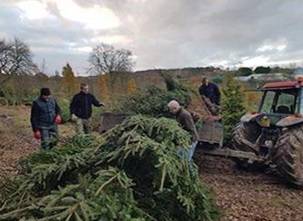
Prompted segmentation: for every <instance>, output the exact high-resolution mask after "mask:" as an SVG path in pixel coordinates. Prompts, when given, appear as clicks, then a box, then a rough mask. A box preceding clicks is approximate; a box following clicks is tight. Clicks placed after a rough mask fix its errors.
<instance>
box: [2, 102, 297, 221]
mask: <svg viewBox="0 0 303 221" xmlns="http://www.w3.org/2000/svg"><path fill="white" fill-rule="evenodd" d="M0 115H1V116H0V179H1V177H4V176H9V175H14V174H15V173H16V168H17V161H18V159H20V157H22V156H25V155H28V154H30V153H32V152H33V151H37V150H38V144H37V142H35V141H34V139H32V137H31V136H32V133H31V130H30V127H29V125H28V116H29V109H28V108H27V107H20V108H4V107H0ZM16 127H17V128H18V129H16ZM67 127H68V126H63V127H61V128H60V129H61V131H63V134H64V132H65V131H66V130H69V129H70V128H67ZM195 160H196V163H197V164H198V166H199V168H200V172H201V179H202V180H203V181H204V182H205V183H206V184H208V186H209V187H211V189H212V190H213V192H214V193H215V196H216V202H217V205H218V206H219V208H220V209H221V210H222V213H223V214H222V219H221V221H227V220H240V221H246V220H247V221H271V220H272V221H276V220H278V221H280V220H289V221H302V220H303V190H296V189H291V188H289V187H287V186H286V185H285V184H282V183H281V182H280V180H278V179H277V178H276V177H274V176H272V175H266V174H264V173H261V172H244V171H240V170H238V169H236V168H235V166H234V163H233V162H232V161H230V160H228V159H223V158H217V157H210V156H203V155H201V154H199V151H197V154H196V159H195Z"/></svg>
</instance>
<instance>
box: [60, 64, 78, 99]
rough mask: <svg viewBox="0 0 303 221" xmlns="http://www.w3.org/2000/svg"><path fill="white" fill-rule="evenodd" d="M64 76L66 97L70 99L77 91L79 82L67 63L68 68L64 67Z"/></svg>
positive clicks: (63, 82)
mask: <svg viewBox="0 0 303 221" xmlns="http://www.w3.org/2000/svg"><path fill="white" fill-rule="evenodd" d="M62 76H63V79H62V84H63V90H64V92H65V93H66V95H68V96H69V97H70V96H72V95H73V94H74V93H75V92H76V91H77V89H78V82H77V79H76V77H75V74H74V72H73V69H72V67H71V66H70V65H69V63H67V64H66V66H64V67H63V70H62Z"/></svg>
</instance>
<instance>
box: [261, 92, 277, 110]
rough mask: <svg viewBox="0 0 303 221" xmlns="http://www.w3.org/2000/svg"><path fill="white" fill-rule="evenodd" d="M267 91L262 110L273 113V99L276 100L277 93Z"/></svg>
mask: <svg viewBox="0 0 303 221" xmlns="http://www.w3.org/2000/svg"><path fill="white" fill-rule="evenodd" d="M265 93H266V94H265V97H264V101H263V105H262V108H261V112H263V113H273V111H272V106H273V101H274V98H275V94H276V93H275V92H274V91H267V92H265Z"/></svg>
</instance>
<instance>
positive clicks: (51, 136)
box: [31, 88, 62, 150]
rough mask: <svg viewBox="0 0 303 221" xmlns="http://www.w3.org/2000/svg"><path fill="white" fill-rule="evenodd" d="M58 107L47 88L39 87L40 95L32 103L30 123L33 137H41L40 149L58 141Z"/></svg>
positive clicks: (59, 118)
mask: <svg viewBox="0 0 303 221" xmlns="http://www.w3.org/2000/svg"><path fill="white" fill-rule="evenodd" d="M60 112H61V110H60V107H59V106H58V104H57V102H56V100H55V99H54V98H53V97H51V92H50V89H49V88H41V90H40V97H39V98H37V99H36V100H35V101H34V102H33V104H32V110H31V125H32V129H33V131H34V137H35V138H36V139H41V147H42V149H45V150H48V149H51V148H53V147H54V146H55V145H56V144H57V141H58V129H57V124H60V123H61V121H62V120H61V117H60Z"/></svg>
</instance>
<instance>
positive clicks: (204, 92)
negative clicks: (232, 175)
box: [199, 77, 221, 115]
mask: <svg viewBox="0 0 303 221" xmlns="http://www.w3.org/2000/svg"><path fill="white" fill-rule="evenodd" d="M199 93H200V95H201V98H202V100H203V101H204V103H205V104H206V107H207V109H208V110H209V111H210V113H211V114H212V115H218V114H219V111H220V99H221V93H220V90H219V88H218V86H217V85H216V84H214V83H211V82H209V81H208V79H207V78H206V77H203V78H202V84H201V86H200V87H199Z"/></svg>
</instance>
